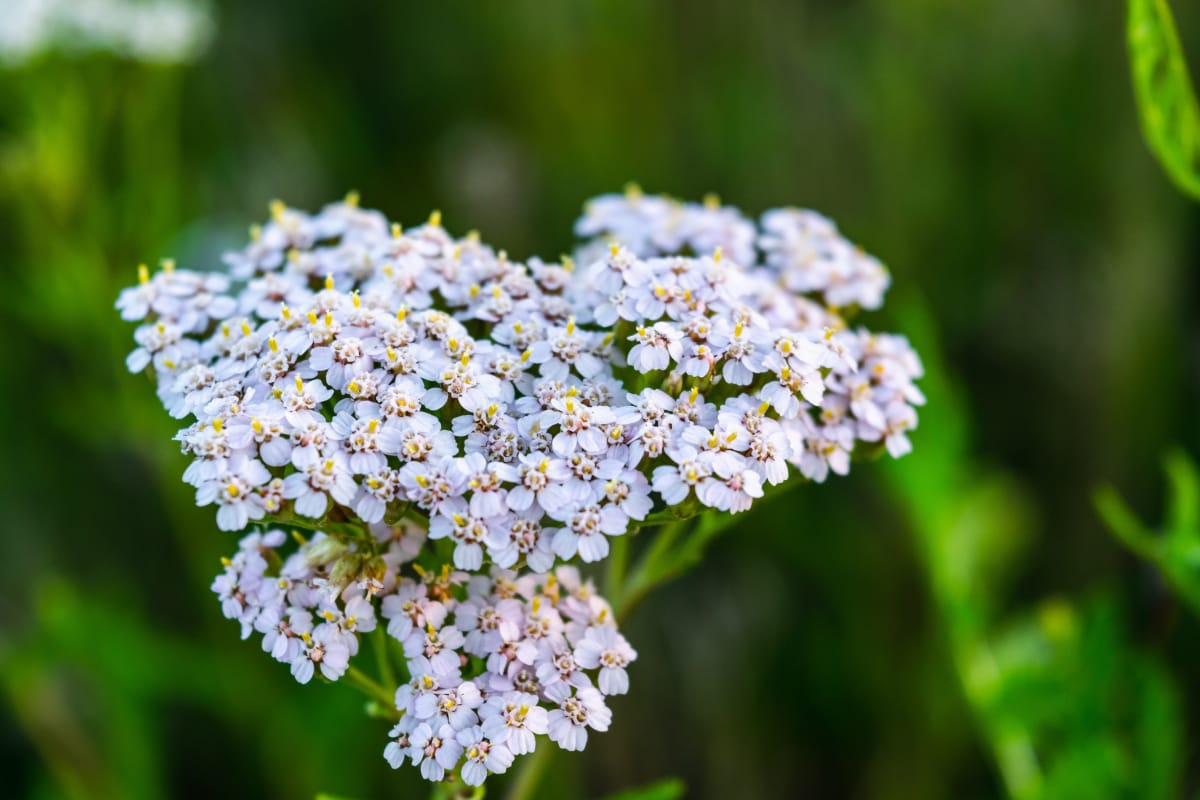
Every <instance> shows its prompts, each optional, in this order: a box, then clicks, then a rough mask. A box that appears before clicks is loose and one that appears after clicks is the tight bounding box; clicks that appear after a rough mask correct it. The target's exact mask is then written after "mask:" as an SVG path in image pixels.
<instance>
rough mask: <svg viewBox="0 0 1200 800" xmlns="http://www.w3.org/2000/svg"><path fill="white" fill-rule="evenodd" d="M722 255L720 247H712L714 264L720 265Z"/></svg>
mask: <svg viewBox="0 0 1200 800" xmlns="http://www.w3.org/2000/svg"><path fill="white" fill-rule="evenodd" d="M722 254H723V251H722V250H721V246H720V245H717V246H716V247H714V248H713V262H714V263H716V264H720V263H721V256H722Z"/></svg>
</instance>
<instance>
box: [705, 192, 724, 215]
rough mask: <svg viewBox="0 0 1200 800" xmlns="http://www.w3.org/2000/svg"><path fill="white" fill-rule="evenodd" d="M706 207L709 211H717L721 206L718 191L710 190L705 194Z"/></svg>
mask: <svg viewBox="0 0 1200 800" xmlns="http://www.w3.org/2000/svg"><path fill="white" fill-rule="evenodd" d="M704 207H705V208H707V209H708V210H709V211H716V210H717V209H718V208H720V207H721V198H720V197H719V196H718V195H717V193H716V192H709V193H708V194H706V195H704Z"/></svg>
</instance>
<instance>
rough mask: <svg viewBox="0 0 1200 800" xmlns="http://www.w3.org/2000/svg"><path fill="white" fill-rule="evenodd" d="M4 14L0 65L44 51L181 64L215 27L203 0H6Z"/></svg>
mask: <svg viewBox="0 0 1200 800" xmlns="http://www.w3.org/2000/svg"><path fill="white" fill-rule="evenodd" d="M4 12H5V13H4V14H2V15H0V65H2V64H9V65H18V66H19V65H23V64H25V63H27V62H29V61H32V60H33V59H34V58H35V57H37V56H39V55H41V54H42V53H45V52H49V51H57V52H60V53H65V54H67V55H76V54H84V53H89V52H92V51H108V52H111V53H113V54H114V55H116V56H119V57H123V58H130V59H133V60H135V61H145V62H150V63H156V64H175V63H183V62H187V61H192V60H194V59H195V58H197V57H198V56H199V55H200V54H201V53H203V52H204V50H205V48H206V47H207V46H208V44H209V42H210V41H211V40H212V37H213V32H214V28H215V25H214V20H213V12H212V8H211V7H210V4H209V3H208V2H207V0H8V2H6V3H5V6H4Z"/></svg>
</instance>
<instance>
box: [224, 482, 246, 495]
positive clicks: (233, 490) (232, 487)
mask: <svg viewBox="0 0 1200 800" xmlns="http://www.w3.org/2000/svg"><path fill="white" fill-rule="evenodd" d="M225 491H227V492H229V496H230V497H237V496H238V495H239V494H241V493H242V490H241V489H239V488H238V485H237V484H236V483H231V484H229V485H228V486H226V487H225Z"/></svg>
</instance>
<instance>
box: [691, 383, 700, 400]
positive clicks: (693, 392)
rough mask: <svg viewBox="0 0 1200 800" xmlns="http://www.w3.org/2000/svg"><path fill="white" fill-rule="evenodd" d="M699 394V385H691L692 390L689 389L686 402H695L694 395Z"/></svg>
mask: <svg viewBox="0 0 1200 800" xmlns="http://www.w3.org/2000/svg"><path fill="white" fill-rule="evenodd" d="M699 394H700V387H699V386H693V387H692V391H691V393H690V394H689V395H688V402H689V403H694V402H696V397H697V395H699Z"/></svg>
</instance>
